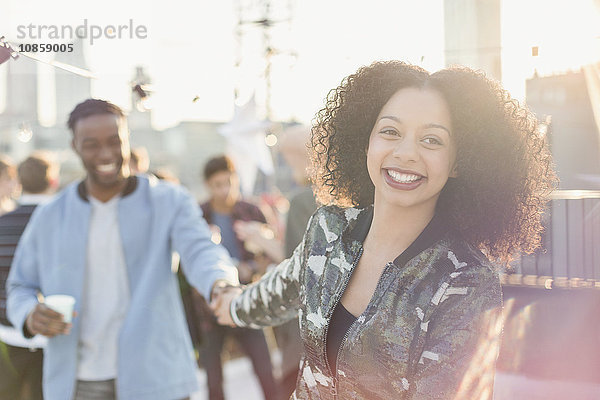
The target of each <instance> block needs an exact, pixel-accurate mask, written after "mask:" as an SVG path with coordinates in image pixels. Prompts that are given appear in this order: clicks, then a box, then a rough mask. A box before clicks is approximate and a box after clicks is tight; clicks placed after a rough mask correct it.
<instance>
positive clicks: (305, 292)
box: [231, 206, 502, 400]
mask: <svg viewBox="0 0 600 400" xmlns="http://www.w3.org/2000/svg"><path fill="white" fill-rule="evenodd" d="M369 211H370V212H369ZM369 214H370V217H369V216H368V215H369ZM365 218H371V219H372V207H370V208H367V209H356V208H347V209H342V208H339V207H334V206H326V207H321V208H320V209H319V210H317V212H316V213H315V214H314V215H313V217H312V218H311V220H310V222H309V224H308V228H307V232H306V234H305V236H304V239H303V241H302V243H300V244H299V245H298V247H297V248H296V250H295V251H294V254H293V255H292V257H291V258H289V259H288V260H286V261H283V262H282V263H281V264H280V265H278V266H277V267H276V268H275V269H273V270H271V271H270V272H269V273H267V274H265V275H264V276H263V278H262V279H261V280H260V281H258V282H256V283H254V284H253V285H250V286H248V287H247V288H246V289H245V290H244V292H243V293H242V294H241V295H240V296H239V297H238V298H236V299H235V300H234V301H233V302H232V304H231V314H232V317H233V319H234V321H235V322H236V324H237V325H239V326H248V327H253V328H260V327H263V326H269V325H278V324H281V323H283V322H285V321H287V320H289V319H291V318H293V317H295V316H296V315H298V317H299V324H300V331H301V337H302V341H303V345H304V354H303V356H302V361H301V364H300V373H299V375H298V380H297V385H296V391H295V393H294V395H293V396H292V398H294V399H303V400H304V399H338V398H339V399H386V400H387V399H469V400H471V399H487V398H491V396H492V388H493V379H494V368H495V362H496V357H497V354H498V348H499V340H500V333H501V329H502V321H501V308H502V299H501V289H500V281H499V278H498V274H497V271H495V269H494V268H493V267H492V266H491V265H490V263H489V261H488V260H487V259H486V258H485V257H484V256H483V254H481V253H480V252H479V251H478V250H476V249H474V248H473V247H471V246H469V245H467V244H466V243H465V242H464V241H461V240H459V239H457V237H456V235H454V234H451V231H450V230H449V231H447V232H446V233H445V234H443V235H440V236H441V238H440V239H439V240H437V241H436V242H435V243H434V244H433V245H431V246H430V247H429V248H427V249H425V250H424V251H421V252H420V253H419V254H417V255H416V256H415V257H413V258H411V259H410V260H408V261H407V262H406V263H405V264H404V265H396V264H394V263H392V262H390V263H388V264H387V266H386V268H385V270H384V272H383V273H382V275H381V278H380V279H379V282H378V284H377V288H376V290H375V293H374V295H373V297H372V299H371V301H370V303H369V304H368V306H367V308H366V309H365V311H364V312H363V313H362V314H361V315H360V316H359V317H358V319H357V320H356V321H355V322H354V323H353V324H352V325H351V326H350V328H349V329H348V331H347V333H346V336H345V337H344V340H343V341H342V344H341V346H340V349H339V353H338V356H337V362H336V364H337V365H334V366H330V365H329V363H328V361H327V357H326V338H327V330H328V328H329V322H330V319H331V315H332V313H333V311H334V309H335V307H336V305H337V303H338V302H339V301H340V298H341V297H342V294H343V292H344V290H345V288H346V285H347V283H348V281H349V279H350V275H351V274H352V271H353V269H354V267H355V266H356V264H357V262H358V259H359V258H360V255H361V254H362V241H363V240H364V237H363V238H362V240H360V238H357V235H355V234H354V235H353V231H354V230H355V229H354V228H355V227H356V226H357V225H362V226H364V225H365V222H364V219H365ZM359 220H362V221H363V222H361V223H358V222H357V221H359ZM366 224H367V230H368V226H370V220H369V221H368V222H366ZM365 235H366V233H365Z"/></svg>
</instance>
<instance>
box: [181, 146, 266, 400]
mask: <svg viewBox="0 0 600 400" xmlns="http://www.w3.org/2000/svg"><path fill="white" fill-rule="evenodd" d="M203 175H204V183H205V185H206V188H207V189H208V192H209V196H210V198H209V200H208V201H206V202H205V203H203V204H202V205H201V208H202V213H203V216H204V218H205V219H206V221H207V222H208V224H209V225H211V226H212V231H213V240H214V241H215V242H218V243H220V244H221V245H223V246H224V247H225V248H226V249H227V250H228V251H229V255H230V256H231V258H232V259H233V260H234V261H235V262H236V263H237V267H238V273H239V278H240V282H241V283H243V284H247V283H250V282H251V281H252V279H253V276H254V275H255V274H257V273H258V271H257V267H256V263H255V257H256V255H255V254H254V253H253V252H251V251H249V250H248V248H247V247H246V246H245V243H244V241H243V240H240V239H239V238H238V236H237V235H236V234H235V232H234V229H233V226H234V224H235V223H236V222H237V221H257V222H260V223H265V222H266V219H265V216H264V215H263V213H262V212H261V211H260V210H259V208H258V207H257V206H255V205H254V204H251V203H248V202H246V201H244V200H242V198H241V194H240V183H239V178H238V174H237V173H236V171H235V167H234V165H233V162H232V161H231V160H230V159H229V158H228V157H226V156H217V157H213V158H211V159H210V160H208V161H207V162H206V164H205V166H204V171H203ZM192 298H193V300H194V306H195V310H196V315H197V318H198V324H199V325H200V329H201V332H200V333H199V336H201V337H202V346H201V348H200V358H201V362H202V365H203V366H204V368H205V370H206V375H207V381H208V390H209V398H210V400H220V399H223V398H224V394H223V370H222V365H221V352H222V350H223V343H224V341H225V337H226V336H231V337H233V338H235V340H236V341H237V342H238V343H239V344H240V345H241V347H242V350H243V351H244V352H245V353H246V354H247V355H248V357H249V358H250V360H251V362H252V366H253V368H254V373H255V374H256V376H257V377H258V380H259V382H260V386H261V388H262V391H263V394H264V396H265V399H267V400H271V399H276V395H277V388H276V384H275V379H274V377H273V367H272V364H271V358H270V355H269V349H268V347H267V342H266V340H265V336H264V333H263V332H262V331H261V330H254V329H244V328H231V327H227V326H222V325H219V324H217V322H216V320H215V318H214V316H213V314H212V312H211V310H210V308H209V307H208V304H207V303H206V300H205V299H204V297H202V296H201V295H200V294H199V293H198V292H197V291H192Z"/></svg>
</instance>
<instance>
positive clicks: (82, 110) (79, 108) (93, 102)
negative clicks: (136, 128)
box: [67, 99, 125, 133]
mask: <svg viewBox="0 0 600 400" xmlns="http://www.w3.org/2000/svg"><path fill="white" fill-rule="evenodd" d="M98 114H114V115H116V116H117V117H119V118H123V117H124V116H125V113H124V112H123V110H121V108H119V106H116V105H114V104H112V103H110V102H108V101H106V100H99V99H87V100H85V101H84V102H82V103H79V104H77V105H76V106H75V108H74V109H73V111H71V114H70V115H69V121H68V123H67V125H68V126H69V129H70V130H71V132H73V133H75V124H76V123H77V121H79V120H80V119H84V118H87V117H89V116H90V115H98Z"/></svg>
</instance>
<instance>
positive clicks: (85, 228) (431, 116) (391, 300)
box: [0, 61, 556, 400]
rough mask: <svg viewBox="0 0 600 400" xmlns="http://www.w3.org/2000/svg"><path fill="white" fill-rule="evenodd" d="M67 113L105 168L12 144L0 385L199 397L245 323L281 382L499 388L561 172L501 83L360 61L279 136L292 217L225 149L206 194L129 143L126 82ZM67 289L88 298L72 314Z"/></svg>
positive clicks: (77, 142)
mask: <svg viewBox="0 0 600 400" xmlns="http://www.w3.org/2000/svg"><path fill="white" fill-rule="evenodd" d="M68 126H69V128H70V130H71V133H72V140H71V147H72V149H73V151H74V152H75V153H76V154H77V156H78V157H79V159H80V160H81V164H82V166H83V168H84V169H85V172H86V176H85V178H84V179H82V180H81V181H77V182H71V183H68V184H67V185H66V186H65V187H64V188H63V189H62V190H60V191H59V192H58V193H55V192H56V191H57V189H58V187H59V184H58V176H59V174H58V172H59V166H58V165H57V163H56V162H54V161H53V160H52V157H51V156H49V155H48V154H46V153H34V154H32V155H31V156H30V157H28V158H27V159H26V160H24V161H22V162H21V163H20V164H19V165H18V167H15V166H14V164H13V163H12V161H11V160H9V159H7V158H2V159H0V213H2V214H3V215H2V216H0V240H1V241H2V243H0V246H1V247H0V248H1V249H2V251H3V253H2V255H1V257H0V262H1V263H0V278H2V282H1V283H2V287H1V288H0V306H1V307H0V313H1V314H0V317H1V319H0V350H1V352H0V399H11V400H12V399H41V398H46V399H57V400H59V399H74V400H91V399H106V400H110V399H113V400H114V399H119V400H126V399H149V400H152V399H156V400H176V399H187V398H189V396H190V395H191V394H192V393H194V392H196V391H198V390H199V387H198V382H197V379H196V368H197V366H198V365H199V366H200V367H202V368H203V369H204V371H205V373H206V376H207V383H208V385H207V386H208V390H207V391H208V397H209V398H210V399H223V398H224V397H225V396H224V391H223V372H222V352H223V349H224V344H225V343H226V339H227V338H232V339H234V341H235V343H237V345H238V346H239V348H240V349H241V350H242V351H243V352H244V353H245V354H246V355H247V356H248V357H249V358H250V360H251V362H252V366H253V370H254V373H255V374H256V376H257V378H258V381H259V382H260V386H261V388H262V392H263V395H264V398H265V399H288V398H293V399H391V398H394V399H415V400H416V399H488V398H491V397H492V395H493V382H494V369H495V360H496V357H497V354H498V349H499V346H500V338H501V331H502V297H501V289H500V280H499V277H498V274H499V272H500V270H501V267H502V265H505V264H506V263H507V262H508V261H509V260H510V259H511V257H513V256H515V255H517V254H519V252H523V251H525V252H529V251H532V250H533V249H534V248H535V247H536V246H538V245H539V239H540V233H541V230H542V226H541V217H542V213H543V211H544V209H545V207H546V203H547V201H548V196H549V194H550V192H551V191H552V190H553V189H554V187H555V186H556V177H555V174H554V171H553V166H552V159H551V156H550V153H549V151H548V146H547V143H546V140H545V138H544V136H543V135H542V134H541V133H540V131H539V130H538V127H537V122H536V119H535V117H534V116H533V115H532V114H531V113H530V112H529V111H528V110H527V109H526V108H525V107H523V106H521V105H519V104H518V102H516V101H515V100H513V99H511V97H510V95H509V94H508V93H507V92H506V91H504V90H503V89H502V88H501V87H500V86H499V84H498V83H497V82H495V81H493V80H490V79H488V78H486V77H485V76H484V74H482V73H480V72H476V71H473V70H470V69H467V68H459V67H456V68H450V69H445V70H441V71H439V72H436V73H433V74H431V73H429V72H427V71H425V70H423V69H422V68H420V67H416V66H413V65H409V64H406V63H403V62H397V61H390V62H376V63H373V64H372V65H370V66H366V67H362V68H361V69H359V70H358V71H357V72H356V73H354V74H352V75H350V76H348V77H346V78H345V79H344V80H343V81H342V83H341V85H340V86H338V87H337V88H335V89H334V90H332V91H331V92H330V94H329V95H328V97H327V100H326V104H325V107H324V108H323V109H322V110H321V111H320V112H319V113H318V114H317V117H316V119H315V123H314V126H313V127H312V128H306V127H302V126H295V127H292V128H290V129H288V130H286V131H285V132H284V133H283V134H282V136H281V138H280V146H281V152H282V154H283V155H284V158H285V160H286V162H287V163H288V165H289V166H290V168H291V169H292V171H293V177H294V180H295V185H296V189H295V191H294V192H293V193H291V194H290V195H289V211H288V213H287V218H286V227H285V233H284V235H280V234H279V229H278V227H276V226H274V224H273V223H272V222H271V221H270V218H269V216H268V213H267V209H265V208H264V207H263V208H261V204H259V203H257V202H254V201H252V199H245V198H242V196H241V194H240V182H239V177H238V174H237V173H236V166H235V165H234V164H233V163H232V161H231V159H230V158H228V157H227V156H226V155H224V154H215V156H214V157H213V158H211V159H210V160H208V162H206V164H205V165H204V166H203V169H202V171H199V179H202V180H203V181H204V184H205V187H206V188H207V191H208V193H209V198H208V199H206V201H204V202H201V203H199V202H198V199H195V198H194V197H193V196H192V195H191V194H190V193H189V192H188V190H187V189H185V188H184V187H183V186H182V185H181V184H180V183H179V182H178V181H177V178H176V176H174V175H173V174H170V173H169V172H168V171H165V170H160V169H158V170H156V169H155V170H152V169H151V168H150V167H151V166H152V163H151V157H150V156H149V155H148V153H147V152H146V151H145V150H144V149H142V148H135V149H132V148H131V147H130V144H129V139H130V132H129V129H128V126H127V118H126V116H125V114H124V112H123V111H122V110H121V109H120V108H119V107H117V106H116V105H114V104H113V103H111V102H109V101H105V100H99V99H87V100H85V101H83V102H81V103H80V104H77V105H76V106H75V108H74V109H73V111H72V113H71V114H70V116H69V120H68ZM132 134H134V135H135V132H133V133H132ZM190 151H193V149H190ZM19 192H21V193H19ZM174 255H175V256H174ZM4 283H5V285H6V290H5V289H4ZM51 295H68V296H72V297H73V298H74V300H75V308H74V311H73V313H72V315H69V318H65V316H64V315H63V314H62V313H61V312H59V311H58V310H56V309H54V308H52V307H51V306H49V305H48V304H46V302H45V298H46V297H48V296H51ZM71 317H72V320H71ZM268 326H274V333H275V337H276V341H277V345H278V347H279V349H280V352H281V355H282V362H281V365H280V368H279V369H278V370H277V369H276V368H274V366H273V364H272V361H271V354H270V352H269V346H268V345H267V340H266V338H265V334H264V332H263V330H262V329H263V328H265V327H268ZM194 348H195V349H197V353H195V352H194V350H193V349H194Z"/></svg>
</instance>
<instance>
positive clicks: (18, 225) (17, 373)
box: [0, 152, 59, 400]
mask: <svg viewBox="0 0 600 400" xmlns="http://www.w3.org/2000/svg"><path fill="white" fill-rule="evenodd" d="M17 172H18V177H19V183H20V184H21V187H22V195H21V197H20V198H19V200H18V207H17V208H16V209H15V210H14V211H11V212H9V213H7V214H4V215H2V216H0V243H1V244H0V248H1V251H2V254H3V257H0V348H1V351H0V399H1V400H38V399H42V348H43V347H44V345H45V344H46V338H45V337H43V336H35V337H33V338H25V337H24V336H23V333H22V332H21V331H20V330H17V329H15V328H14V327H13V326H12V325H11V324H10V322H9V321H8V319H7V318H6V309H5V304H6V292H5V289H4V286H5V284H6V277H7V276H8V273H9V270H10V265H11V263H12V260H13V256H14V253H15V249H16V247H17V243H18V242H19V239H20V238H21V235H22V234H23V231H24V230H25V226H26V225H27V223H28V222H29V218H30V217H31V214H32V213H33V210H35V208H36V207H37V206H38V205H39V204H41V203H44V202H46V201H48V200H50V199H51V197H52V195H53V194H54V192H55V191H56V189H57V188H58V177H59V165H58V164H57V163H55V162H54V161H53V159H52V157H51V156H50V155H49V154H46V153H42V152H37V153H33V154H32V155H30V156H29V157H27V158H26V159H25V160H24V161H23V162H21V163H20V164H19V167H18V168H17Z"/></svg>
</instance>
